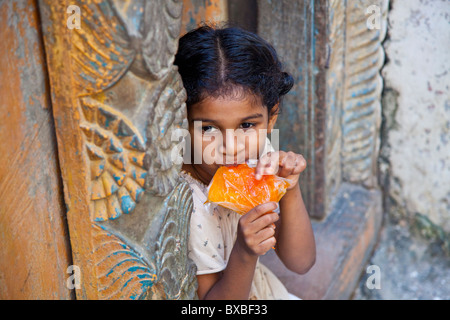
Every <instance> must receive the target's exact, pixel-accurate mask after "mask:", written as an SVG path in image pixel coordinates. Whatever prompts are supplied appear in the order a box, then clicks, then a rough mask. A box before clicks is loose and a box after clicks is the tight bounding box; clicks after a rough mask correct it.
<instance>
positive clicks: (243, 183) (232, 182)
mask: <svg viewBox="0 0 450 320" xmlns="http://www.w3.org/2000/svg"><path fill="white" fill-rule="evenodd" d="M255 172H256V169H255V168H251V167H249V166H248V165H247V164H239V165H236V166H230V167H227V166H222V167H220V168H219V169H217V171H216V173H215V175H214V177H213V179H212V181H211V184H210V185H209V190H208V202H214V203H217V204H218V205H220V206H222V207H225V208H229V209H231V210H233V211H236V212H237V213H239V214H241V215H242V214H245V213H247V212H248V211H250V210H251V209H253V208H254V207H256V206H257V205H259V204H262V203H266V202H270V201H275V202H278V201H280V199H281V198H282V197H283V195H284V194H285V193H286V189H287V188H288V187H289V185H290V184H289V182H288V181H287V180H286V179H283V178H280V177H278V176H276V175H263V176H262V178H261V180H256V179H255Z"/></svg>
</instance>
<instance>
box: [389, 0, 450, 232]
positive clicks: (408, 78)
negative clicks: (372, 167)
mask: <svg viewBox="0 0 450 320" xmlns="http://www.w3.org/2000/svg"><path fill="white" fill-rule="evenodd" d="M449 23H450V1H448V0H445V1H436V0H428V1H427V0H411V1H404V0H393V1H391V11H390V12H389V29H388V36H389V39H388V40H387V41H386V42H385V49H386V55H387V57H388V59H389V62H388V63H387V65H386V66H385V67H384V69H383V76H384V81H385V94H384V103H383V114H384V120H385V121H384V128H383V137H382V140H383V148H382V153H381V159H382V161H381V172H382V180H383V181H382V182H381V184H382V185H384V186H385V187H386V200H387V202H386V203H387V205H388V207H387V210H388V211H389V213H390V216H391V218H394V219H395V220H401V219H405V218H406V220H408V221H409V222H410V223H411V222H413V223H414V221H415V220H417V218H420V219H423V218H425V219H429V220H430V221H431V223H433V224H435V225H437V226H440V227H441V228H443V229H444V230H445V231H447V232H449V231H450V59H449V57H450V56H449V49H450V28H449ZM411 218H412V219H411Z"/></svg>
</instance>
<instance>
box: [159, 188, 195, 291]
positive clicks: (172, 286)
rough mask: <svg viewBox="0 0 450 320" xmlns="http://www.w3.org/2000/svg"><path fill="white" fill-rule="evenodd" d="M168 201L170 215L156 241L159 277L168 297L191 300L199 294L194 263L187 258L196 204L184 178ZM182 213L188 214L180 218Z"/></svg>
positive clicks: (168, 213) (166, 218)
mask: <svg viewBox="0 0 450 320" xmlns="http://www.w3.org/2000/svg"><path fill="white" fill-rule="evenodd" d="M166 201H167V214H166V216H165V219H164V222H163V224H162V225H163V228H162V230H161V232H160V234H159V236H158V238H157V241H156V244H155V260H156V261H155V264H156V269H157V270H158V279H159V282H161V283H162V284H163V286H164V291H165V293H166V298H167V299H183V298H187V299H192V298H193V297H194V296H196V291H197V281H196V277H195V273H196V267H195V264H194V263H193V262H192V260H190V259H189V258H188V257H187V239H188V237H189V223H190V214H191V212H192V206H193V204H192V192H191V189H190V187H189V184H188V183H187V182H186V181H184V180H181V182H180V183H179V184H178V185H177V187H176V188H175V189H174V191H173V192H172V193H171V195H170V196H169V197H168V198H167V200H166ZM180 212H181V213H182V214H184V215H185V216H184V217H180ZM186 262H187V263H186ZM180 279H182V280H181V281H180Z"/></svg>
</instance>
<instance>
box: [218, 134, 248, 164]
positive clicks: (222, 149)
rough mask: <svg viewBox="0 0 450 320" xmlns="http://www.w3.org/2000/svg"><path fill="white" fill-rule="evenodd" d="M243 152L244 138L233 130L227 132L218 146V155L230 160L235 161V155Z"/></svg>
mask: <svg viewBox="0 0 450 320" xmlns="http://www.w3.org/2000/svg"><path fill="white" fill-rule="evenodd" d="M243 151H245V138H244V137H243V136H242V135H240V134H239V133H238V132H236V131H235V130H227V132H226V136H225V139H223V144H222V145H220V146H219V153H220V154H222V155H223V156H226V157H228V158H230V159H231V158H233V159H236V158H237V155H239V154H241V153H242V152H243Z"/></svg>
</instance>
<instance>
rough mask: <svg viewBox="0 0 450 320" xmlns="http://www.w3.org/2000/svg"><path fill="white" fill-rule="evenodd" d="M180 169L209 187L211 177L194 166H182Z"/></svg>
mask: <svg viewBox="0 0 450 320" xmlns="http://www.w3.org/2000/svg"><path fill="white" fill-rule="evenodd" d="M182 169H183V170H184V171H186V172H189V173H190V174H191V176H192V177H194V178H195V179H197V180H199V181H200V182H201V183H203V184H204V185H209V183H210V182H211V179H212V177H211V176H210V175H209V174H208V173H206V172H203V171H202V170H198V169H197V168H196V167H195V166H194V165H192V164H183V166H182Z"/></svg>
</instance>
